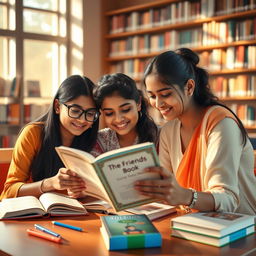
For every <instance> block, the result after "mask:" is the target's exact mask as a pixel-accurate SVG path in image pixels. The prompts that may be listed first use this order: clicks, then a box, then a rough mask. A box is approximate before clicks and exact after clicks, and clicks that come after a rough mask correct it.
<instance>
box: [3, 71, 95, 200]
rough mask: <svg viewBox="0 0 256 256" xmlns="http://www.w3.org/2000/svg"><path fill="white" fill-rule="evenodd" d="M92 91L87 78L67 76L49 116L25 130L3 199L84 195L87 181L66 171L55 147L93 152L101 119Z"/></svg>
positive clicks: (11, 167)
mask: <svg viewBox="0 0 256 256" xmlns="http://www.w3.org/2000/svg"><path fill="white" fill-rule="evenodd" d="M93 89H94V84H93V83H92V81H91V80H90V79H88V78H86V77H82V76H78V75H73V76H70V77H68V78H67V79H66V80H64V81H63V83H62V84H61V85H60V87H59V89H58V91H57V93H56V95H55V97H54V99H53V101H52V104H51V106H50V108H49V110H48V111H47V113H46V114H44V115H43V116H42V117H40V118H38V119H37V120H36V121H34V122H31V123H29V124H27V125H26V126H25V127H24V128H23V129H22V131H21V132H20V134H19V137H18V139H17V141H16V145H15V147H14V151H13V157H12V161H11V164H10V168H9V172H8V176H7V180H6V183H5V187H4V190H3V192H2V194H1V199H2V198H10V197H18V196H25V195H33V196H40V195H41V194H42V193H43V192H48V191H54V190H67V193H68V194H69V195H70V196H73V197H78V196H79V195H80V194H81V192H82V191H83V190H84V189H85V188H86V184H85V182H84V181H83V180H82V179H81V178H80V177H78V176H77V175H76V174H75V173H74V172H72V170H68V169H66V168H64V165H63V163H62V162H61V160H60V158H59V157H58V155H57V153H56V152H55V147H57V146H60V145H64V146H68V147H73V148H77V149H81V150H84V151H87V152H89V151H91V149H92V147H93V145H94V144H95V141H96V137H97V131H98V117H99V112H98V110H97V108H96V105H95V103H94V100H93V95H92V92H93Z"/></svg>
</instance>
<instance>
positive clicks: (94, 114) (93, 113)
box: [62, 103, 100, 122]
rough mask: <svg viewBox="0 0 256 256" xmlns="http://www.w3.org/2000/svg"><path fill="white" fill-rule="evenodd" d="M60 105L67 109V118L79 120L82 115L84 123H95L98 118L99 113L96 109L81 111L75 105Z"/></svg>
mask: <svg viewBox="0 0 256 256" xmlns="http://www.w3.org/2000/svg"><path fill="white" fill-rule="evenodd" d="M62 104H63V105H64V106H66V107H67V108H68V116H69V117H71V118H75V119H79V118H80V117H81V116H82V115H83V114H84V117H85V120H86V121H88V122H95V121H96V120H97V119H98V118H99V116H100V112H99V111H98V110H97V109H96V108H88V109H86V110H83V109H82V108H81V107H79V106H76V105H67V104H65V103H62Z"/></svg>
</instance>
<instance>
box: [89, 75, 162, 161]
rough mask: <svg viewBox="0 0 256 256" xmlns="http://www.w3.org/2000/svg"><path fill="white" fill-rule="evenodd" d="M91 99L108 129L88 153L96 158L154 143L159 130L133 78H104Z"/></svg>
mask: <svg viewBox="0 0 256 256" xmlns="http://www.w3.org/2000/svg"><path fill="white" fill-rule="evenodd" d="M94 96H95V100H96V103H97V106H98V107H99V108H100V110H101V113H102V117H103V120H104V122H105V124H106V126H107V128H105V129H102V130H100V131H99V133H98V138H97V143H96V145H95V147H94V149H93V151H92V152H91V154H93V155H95V156H97V155H100V154H101V153H104V152H107V151H110V150H113V149H117V148H122V147H125V146H131V145H134V144H137V143H142V142H147V141H150V142H154V143H155V144H157V140H158V128H157V126H156V124H155V123H154V121H153V120H152V119H151V118H150V117H149V115H148V111H147V105H146V101H145V99H144V97H143V95H142V92H141V91H140V90H138V89H137V87H136V83H135V81H134V80H133V79H131V78H130V77H128V76H126V75H125V74H122V73H115V74H110V75H104V76H103V77H102V78H101V79H100V81H99V83H98V86H97V87H96V91H95V93H94Z"/></svg>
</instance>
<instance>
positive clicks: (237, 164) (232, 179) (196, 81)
mask: <svg viewBox="0 0 256 256" xmlns="http://www.w3.org/2000/svg"><path fill="white" fill-rule="evenodd" d="M198 63H199V57H198V56H197V55H196V54H195V53H194V52H193V51H191V50H189V49H186V48H182V49H179V50H177V51H175V52H174V51H168V52H164V53H162V54H160V55H158V56H157V57H155V58H154V59H153V60H152V62H151V63H150V64H149V66H148V67H147V69H146V71H145V79H144V82H145V85H146V90H147V93H148V96H149V99H150V103H151V105H152V106H153V107H155V108H157V109H158V110H159V111H160V113H161V114H162V116H163V117H164V119H165V120H167V121H169V122H167V124H166V125H165V126H164V127H163V128H162V130H161V134H160V148H159V154H160V162H161V165H162V167H158V168H148V169H147V171H151V172H158V173H159V174H160V175H161V177H162V178H161V179H159V180H153V181H138V182H137V183H136V186H135V187H136V188H137V189H138V191H140V193H142V194H144V195H147V196H153V197H156V198H158V199H162V200H165V201H166V202H168V203H170V204H171V205H185V206H186V207H189V208H194V209H197V210H200V211H228V212H239V213H245V214H252V215H254V214H256V178H255V175H254V171H253V166H254V157H253V148H252V145H251V143H250V142H249V139H248V136H247V133H246V131H245V129H244V127H243V125H242V123H241V121H240V120H239V118H238V117H237V116H236V115H235V114H234V113H233V112H232V111H231V110H230V109H229V108H227V107H226V106H224V105H222V104H221V103H219V102H218V100H217V98H216V97H215V96H214V95H213V94H212V93H211V91H210V88H209V86H208V74H207V72H206V71H205V70H203V69H202V68H200V67H198V66H197V64H198Z"/></svg>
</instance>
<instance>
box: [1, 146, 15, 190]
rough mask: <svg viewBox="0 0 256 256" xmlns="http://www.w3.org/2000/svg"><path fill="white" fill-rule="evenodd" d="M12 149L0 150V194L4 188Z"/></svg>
mask: <svg viewBox="0 0 256 256" xmlns="http://www.w3.org/2000/svg"><path fill="white" fill-rule="evenodd" d="M12 151H13V148H0V194H1V192H2V190H3V188H4V183H5V180H6V176H7V172H8V169H9V165H10V163H11V159H12Z"/></svg>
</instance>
